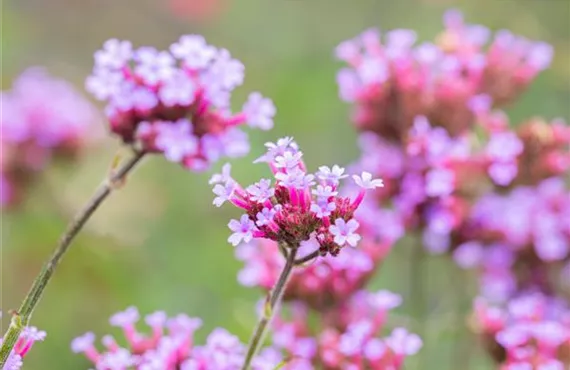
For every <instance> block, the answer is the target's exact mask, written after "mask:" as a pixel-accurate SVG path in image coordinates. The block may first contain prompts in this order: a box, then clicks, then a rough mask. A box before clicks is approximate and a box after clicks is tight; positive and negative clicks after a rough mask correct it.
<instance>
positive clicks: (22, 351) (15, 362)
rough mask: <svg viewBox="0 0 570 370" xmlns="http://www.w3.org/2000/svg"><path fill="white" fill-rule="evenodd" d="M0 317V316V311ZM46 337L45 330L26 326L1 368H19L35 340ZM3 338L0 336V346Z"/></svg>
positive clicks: (14, 369) (15, 369) (9, 369)
mask: <svg viewBox="0 0 570 370" xmlns="http://www.w3.org/2000/svg"><path fill="white" fill-rule="evenodd" d="M0 317H2V312H1V311H0ZM45 337H46V332H45V331H43V330H38V329H37V328H36V327H34V326H27V327H25V328H24V330H22V334H20V337H19V338H18V341H17V342H16V345H15V346H14V349H12V352H10V354H9V355H8V360H7V361H6V363H5V364H4V368H3V369H2V370H20V369H21V368H22V366H23V365H24V362H23V361H24V357H26V355H27V354H28V352H29V351H30V350H31V349H32V346H33V345H34V343H35V342H38V341H40V342H41V341H43V340H44V339H45ZM3 340H4V339H3V338H0V346H1V345H2V342H3Z"/></svg>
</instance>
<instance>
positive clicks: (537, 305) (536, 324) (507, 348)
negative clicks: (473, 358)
mask: <svg viewBox="0 0 570 370" xmlns="http://www.w3.org/2000/svg"><path fill="white" fill-rule="evenodd" d="M474 325H475V327H476V330H477V331H478V332H479V333H480V334H481V335H482V336H483V338H484V339H485V341H486V343H487V345H488V346H489V348H495V350H494V351H493V355H494V356H495V358H496V360H497V361H498V362H500V363H501V367H500V368H501V369H505V370H509V369H535V368H538V369H560V370H562V369H565V368H566V367H567V366H568V364H569V363H570V361H569V360H568V358H567V357H566V355H565V354H567V353H568V351H569V350H570V310H569V309H568V305H567V303H566V302H565V301H564V300H563V299H559V298H555V297H549V296H546V295H543V294H540V293H528V292H527V293H525V294H521V295H520V296H518V297H516V298H514V299H512V300H511V301H510V302H509V303H508V304H507V305H499V306H497V305H493V304H490V303H489V302H487V301H486V300H485V299H483V298H479V299H478V300H476V303H475V313H474Z"/></svg>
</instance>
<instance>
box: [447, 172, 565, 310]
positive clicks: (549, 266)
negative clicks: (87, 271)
mask: <svg viewBox="0 0 570 370" xmlns="http://www.w3.org/2000/svg"><path fill="white" fill-rule="evenodd" d="M464 228H465V230H466V231H464V234H466V235H469V238H468V241H466V242H465V243H463V244H460V245H459V246H458V248H457V249H455V251H454V253H453V256H454V259H455V261H456V262H457V263H458V264H459V265H460V266H461V267H464V268H473V267H477V268H479V269H480V270H481V273H482V274H481V288H482V293H483V294H484V295H485V296H486V297H488V298H491V299H494V300H498V301H501V300H506V299H508V298H509V297H510V296H512V295H514V294H516V293H517V292H518V291H525V290H529V289H534V290H540V291H542V292H545V293H550V292H553V291H556V290H558V288H559V287H560V283H561V281H562V280H563V277H562V276H561V275H560V274H561V273H562V272H563V271H565V269H567V268H568V267H570V265H569V264H568V263H570V192H569V191H568V189H567V188H566V184H565V183H564V180H563V179H561V178H550V179H547V180H544V181H542V182H541V183H540V184H538V185H537V186H533V187H531V186H519V187H516V188H515V189H514V190H512V191H511V192H509V193H508V194H506V195H501V194H496V193H489V194H486V195H484V196H482V197H481V198H479V199H478V200H477V202H476V204H475V205H474V207H473V209H472V212H471V214H470V218H469V219H468V220H467V222H466V224H465V227H464ZM565 264H566V265H567V266H568V267H564V265H565Z"/></svg>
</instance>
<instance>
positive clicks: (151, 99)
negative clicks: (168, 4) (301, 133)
mask: <svg viewBox="0 0 570 370" xmlns="http://www.w3.org/2000/svg"><path fill="white" fill-rule="evenodd" d="M243 79H244V66H243V64H242V63H241V62H240V61H238V60H236V59H234V58H232V56H231V55H230V53H229V52H228V51H227V50H226V49H219V48H216V47H214V46H212V45H209V44H207V43H206V41H205V39H204V38H203V37H202V36H198V35H185V36H182V37H181V38H180V40H179V41H178V42H176V43H174V44H172V45H171V46H170V49H169V50H168V51H159V50H157V49H155V48H152V47H148V46H144V47H140V48H138V49H136V50H135V49H133V47H132V45H131V43H130V42H128V41H119V40H116V39H112V40H109V41H107V42H106V43H105V44H104V45H103V49H102V50H99V51H98V52H96V53H95V66H94V69H93V73H92V75H91V76H90V77H89V78H88V79H87V82H86V85H87V89H88V90H89V91H90V92H91V93H93V95H94V96H95V97H96V98H97V99H99V100H103V101H106V102H107V106H106V110H105V112H106V115H107V118H108V119H109V122H110V129H111V131H112V132H113V133H114V134H116V135H118V136H120V137H121V138H122V140H123V141H124V142H125V143H129V144H131V143H136V144H137V145H140V146H142V149H143V150H145V151H148V152H155V153H162V154H164V156H165V157H166V158H167V159H168V160H170V161H172V162H179V163H181V164H182V165H183V166H184V167H186V168H189V169H191V170H204V169H207V168H209V166H210V165H211V164H212V163H214V162H216V161H217V160H219V159H220V158H222V157H238V156H243V155H245V154H247V153H248V151H249V142H248V139H247V135H246V134H245V133H244V132H243V131H242V130H240V129H239V127H238V126H240V125H242V124H245V123H247V124H248V125H249V126H250V127H254V128H259V129H262V130H268V129H270V128H272V126H273V116H274V115H275V106H274V105H273V103H272V102H271V100H269V99H267V98H264V97H262V96H261V95H260V94H259V93H257V92H255V93H252V94H250V95H249V98H248V100H247V102H246V103H245V104H244V106H243V108H242V110H241V112H238V113H235V114H233V113H232V112H231V109H230V98H231V92H232V91H233V90H234V89H235V88H236V87H237V86H239V85H241V84H242V82H243Z"/></svg>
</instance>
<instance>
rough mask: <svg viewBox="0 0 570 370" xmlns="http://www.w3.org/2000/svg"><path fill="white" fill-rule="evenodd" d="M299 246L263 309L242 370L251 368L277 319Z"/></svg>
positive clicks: (292, 253) (291, 254) (290, 253)
mask: <svg viewBox="0 0 570 370" xmlns="http://www.w3.org/2000/svg"><path fill="white" fill-rule="evenodd" d="M297 249H298V246H295V247H293V248H291V251H290V252H289V255H288V257H287V261H286V262H285V267H283V271H281V275H279V279H278V280H277V283H276V284H275V286H274V287H273V289H272V290H271V295H270V296H269V301H268V302H267V303H266V306H265V307H264V308H263V312H262V315H261V319H260V320H259V322H258V323H257V325H256V327H255V330H254V331H253V335H252V337H251V340H250V342H249V347H248V349H247V355H246V357H245V361H244V363H243V366H242V368H241V369H242V370H248V369H249V367H250V366H251V362H252V361H253V358H254V357H255V355H256V354H257V352H258V351H259V347H260V346H261V343H262V342H263V339H264V337H265V334H266V332H267V327H268V325H269V323H270V322H271V320H272V319H273V317H275V312H276V311H277V309H276V308H277V305H278V304H279V303H280V302H281V299H282V298H283V293H284V292H285V288H286V287H287V282H288V281H289V278H290V277H291V272H292V271H293V268H294V267H295V256H296V255H297Z"/></svg>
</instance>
